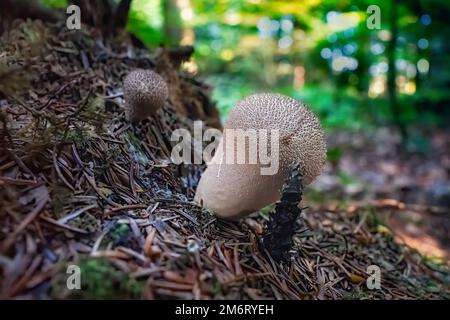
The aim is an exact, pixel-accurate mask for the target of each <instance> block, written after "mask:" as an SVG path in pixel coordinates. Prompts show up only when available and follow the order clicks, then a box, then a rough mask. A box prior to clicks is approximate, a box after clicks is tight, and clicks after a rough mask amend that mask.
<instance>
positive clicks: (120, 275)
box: [52, 257, 144, 299]
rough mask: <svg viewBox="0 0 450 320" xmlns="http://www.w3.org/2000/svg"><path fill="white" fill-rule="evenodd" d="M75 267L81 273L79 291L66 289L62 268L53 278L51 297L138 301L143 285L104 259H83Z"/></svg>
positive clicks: (65, 275) (63, 269) (65, 277)
mask: <svg viewBox="0 0 450 320" xmlns="http://www.w3.org/2000/svg"><path fill="white" fill-rule="evenodd" d="M77 265H78V266H79V267H80V271H81V289H79V290H69V289H67V287H66V281H67V277H68V276H69V275H67V274H66V273H65V270H66V268H62V271H61V274H60V276H59V277H57V278H55V281H54V283H53V288H52V296H53V297H55V298H69V299H139V298H140V297H141V293H142V290H143V286H144V283H143V282H139V281H137V280H136V279H133V278H130V277H129V275H128V274H127V273H125V272H123V271H120V270H117V269H116V268H115V267H114V266H113V265H112V264H111V262H110V261H108V260H107V259H104V258H92V257H84V258H82V259H81V260H80V261H79V262H78V263H77Z"/></svg>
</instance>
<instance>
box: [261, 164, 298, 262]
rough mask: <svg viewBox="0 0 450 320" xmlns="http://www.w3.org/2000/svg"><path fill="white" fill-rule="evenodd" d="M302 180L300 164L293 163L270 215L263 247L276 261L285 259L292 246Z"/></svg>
mask: <svg viewBox="0 0 450 320" xmlns="http://www.w3.org/2000/svg"><path fill="white" fill-rule="evenodd" d="M302 178H303V174H302V172H301V166H300V164H299V163H294V164H293V165H292V166H291V168H290V170H289V175H288V178H287V179H286V182H285V184H284V185H283V189H282V196H281V200H280V201H279V202H277V204H276V206H275V212H274V213H273V214H271V216H270V220H269V222H268V224H267V232H266V234H265V235H264V238H263V247H264V249H266V250H267V252H268V253H269V254H270V255H271V256H272V258H273V259H274V260H276V261H281V260H284V259H286V258H287V257H288V253H289V250H291V248H292V245H293V241H292V237H293V235H294V233H295V231H296V230H297V228H296V226H297V223H296V222H297V219H298V217H299V216H300V213H301V212H302V209H300V208H299V206H298V205H299V203H300V201H301V200H302V193H303V186H302Z"/></svg>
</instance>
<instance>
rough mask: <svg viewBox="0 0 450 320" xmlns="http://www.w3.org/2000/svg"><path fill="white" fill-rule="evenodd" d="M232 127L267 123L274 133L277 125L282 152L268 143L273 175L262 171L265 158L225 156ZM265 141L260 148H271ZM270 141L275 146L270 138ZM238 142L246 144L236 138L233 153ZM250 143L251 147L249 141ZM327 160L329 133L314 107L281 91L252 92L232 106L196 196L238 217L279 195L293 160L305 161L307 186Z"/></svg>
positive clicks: (222, 215) (261, 126) (202, 202)
mask: <svg viewBox="0 0 450 320" xmlns="http://www.w3.org/2000/svg"><path fill="white" fill-rule="evenodd" d="M227 129H242V130H249V129H254V130H255V131H256V132H258V133H259V132H260V131H261V130H264V129H265V130H267V131H268V133H267V135H268V136H269V137H271V135H270V130H278V132H279V148H278V152H277V150H276V148H273V149H274V150H272V149H271V148H269V150H270V152H269V154H270V156H271V157H274V156H276V157H278V160H279V170H278V171H277V172H276V173H275V174H272V175H262V174H261V168H262V167H267V164H262V163H261V161H260V158H259V156H258V158H257V162H256V163H253V164H251V163H249V161H245V163H243V164H239V163H236V161H226V158H227V157H226V155H227V153H228V152H230V151H231V149H230V148H232V147H229V145H228V143H229V142H230V141H228V140H231V137H232V135H230V134H229V133H227ZM229 137H230V138H229ZM232 140H234V138H233V139H232ZM234 141H236V140H234ZM260 142H261V140H258V150H259V149H260V148H261V147H262V148H267V146H266V145H264V146H262V145H261V144H260ZM230 145H231V146H233V144H230ZM267 145H268V146H269V147H270V146H271V144H270V139H269V143H267ZM239 147H242V145H238V144H237V143H235V144H234V153H236V152H238V148H239ZM245 149H246V150H245V152H246V153H248V151H249V150H248V149H249V148H248V143H247V144H246V145H245ZM241 151H242V150H241ZM246 160H248V155H247V158H246ZM325 160H326V142H325V137H324V133H323V130H322V128H321V125H320V122H319V120H318V118H317V117H316V116H315V115H314V113H313V112H312V111H310V110H309V109H308V108H307V107H306V106H305V105H304V104H303V103H301V102H299V101H297V100H295V99H293V98H290V97H287V96H284V95H281V94H275V93H261V94H253V95H251V96H249V97H247V98H245V99H243V100H242V101H240V102H239V103H238V104H237V105H236V106H235V107H234V108H233V109H232V110H231V112H230V114H229V117H228V120H227V121H226V123H225V125H224V133H223V135H222V139H221V141H220V143H219V145H218V148H217V150H216V153H215V155H214V157H213V159H212V161H211V162H210V163H209V164H208V167H207V168H206V170H205V172H204V173H203V175H202V177H201V179H200V182H199V185H198V188H197V192H196V195H195V198H194V201H195V202H197V203H198V204H200V205H202V206H203V207H205V208H207V209H209V210H211V211H212V212H213V213H214V214H216V215H217V216H218V217H220V218H224V219H230V220H233V219H237V218H240V217H242V216H244V215H247V214H250V213H252V212H255V211H258V210H260V209H262V208H264V207H265V206H267V205H269V204H271V203H274V202H276V201H278V200H279V199H280V197H281V188H282V185H283V183H284V180H285V178H286V177H287V174H288V170H289V166H290V165H291V164H292V163H293V162H299V163H301V167H302V168H303V185H304V186H305V185H307V184H310V183H311V182H312V181H313V180H314V179H315V178H316V177H317V176H318V175H319V174H320V173H321V171H322V169H323V166H324V164H325Z"/></svg>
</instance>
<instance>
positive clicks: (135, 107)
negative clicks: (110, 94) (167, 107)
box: [123, 69, 169, 122]
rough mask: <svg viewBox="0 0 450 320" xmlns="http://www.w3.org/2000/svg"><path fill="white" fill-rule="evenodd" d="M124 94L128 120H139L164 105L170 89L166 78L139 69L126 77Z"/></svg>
mask: <svg viewBox="0 0 450 320" xmlns="http://www.w3.org/2000/svg"><path fill="white" fill-rule="evenodd" d="M123 95H124V98H125V102H126V105H127V118H128V120H129V121H131V122H137V121H141V120H144V119H145V118H147V117H149V116H151V115H153V114H154V113H155V112H156V111H157V110H158V109H159V108H162V107H163V106H164V103H165V101H166V100H167V98H168V96H169V89H168V87H167V84H166V82H165V81H164V79H163V78H162V77H161V76H160V75H159V74H157V73H156V72H154V71H152V70H145V69H137V70H134V71H132V72H130V73H129V74H128V75H127V76H126V77H125V79H124V83H123Z"/></svg>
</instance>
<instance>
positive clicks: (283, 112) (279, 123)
mask: <svg viewBox="0 0 450 320" xmlns="http://www.w3.org/2000/svg"><path fill="white" fill-rule="evenodd" d="M225 129H244V130H247V129H255V130H260V129H266V130H268V131H269V132H270V130H272V129H275V130H276V129H277V130H279V136H280V142H279V144H280V146H279V147H280V158H279V160H280V165H281V169H282V170H284V171H285V170H287V168H288V167H289V165H290V164H291V163H292V162H293V161H299V162H300V163H302V166H304V172H303V174H304V183H305V184H309V183H311V182H312V181H313V180H314V179H315V178H316V177H317V176H318V175H319V174H320V173H321V171H322V168H323V166H324V164H325V160H326V143H325V137H324V133H323V130H322V127H321V125H320V122H319V119H318V118H317V117H316V116H315V114H314V113H313V112H312V111H310V110H309V109H308V108H307V107H306V105H305V104H303V103H301V102H299V101H297V100H295V99H293V98H291V97H288V96H284V95H281V94H277V93H259V94H253V95H251V96H248V97H247V98H245V99H243V100H241V101H240V102H239V103H238V104H237V105H236V106H235V107H234V108H233V110H232V111H231V112H230V114H229V117H228V120H227V122H226V124H225Z"/></svg>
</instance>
